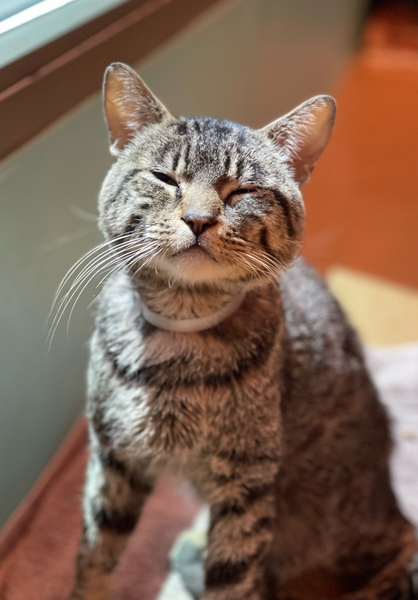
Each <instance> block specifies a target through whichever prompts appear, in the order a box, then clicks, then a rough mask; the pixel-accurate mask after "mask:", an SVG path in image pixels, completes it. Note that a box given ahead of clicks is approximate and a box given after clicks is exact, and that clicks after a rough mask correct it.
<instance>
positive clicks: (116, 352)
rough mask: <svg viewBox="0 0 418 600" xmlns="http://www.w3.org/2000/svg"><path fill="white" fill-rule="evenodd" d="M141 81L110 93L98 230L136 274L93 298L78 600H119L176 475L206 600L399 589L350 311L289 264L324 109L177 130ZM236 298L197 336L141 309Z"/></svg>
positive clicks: (385, 441)
mask: <svg viewBox="0 0 418 600" xmlns="http://www.w3.org/2000/svg"><path fill="white" fill-rule="evenodd" d="M136 77H137V76H136V75H135V74H133V72H132V71H131V70H130V69H129V68H127V67H124V66H121V65H119V66H117V65H116V66H113V67H112V69H111V71H110V72H109V74H108V79H107V83H106V90H107V92H106V93H107V96H106V97H107V101H106V113H107V118H108V123H109V127H110V131H111V139H112V143H113V152H114V153H115V154H116V156H117V161H116V162H115V164H114V166H113V167H112V168H111V170H110V172H109V174H108V176H107V178H106V180H105V183H104V185H103V188H102V192H101V195H100V227H101V229H102V231H103V233H104V235H105V237H106V238H107V240H113V245H114V248H115V251H116V252H117V253H119V254H118V256H119V257H120V262H121V264H123V265H124V268H123V269H121V270H120V272H118V273H116V274H115V275H113V276H112V277H110V278H109V280H108V281H107V283H106V285H105V286H104V289H103V291H102V293H101V294H100V298H99V301H98V309H97V315H96V326H95V332H94V334H93V337H92V341H91V359H90V366H89V374H88V404H87V414H88V417H89V421H90V438H91V457H90V462H89V467H88V471H87V482H86V487H85V497H84V527H85V531H84V535H83V538H82V540H81V543H80V555H79V559H78V570H77V581H76V584H75V588H74V591H73V593H72V595H71V600H105V599H106V598H108V591H107V590H108V587H107V586H108V577H109V574H110V572H111V571H112V569H113V568H114V566H115V565H116V563H117V560H118V558H119V556H120V554H121V552H122V551H123V548H124V546H125V544H126V541H127V539H128V536H129V534H130V533H131V531H132V530H133V529H134V527H135V524H136V521H137V519H138V518H139V515H140V512H141V508H142V506H143V504H144V502H145V500H146V498H147V496H148V494H149V493H150V492H151V490H152V486H153V483H154V480H155V478H156V477H158V475H160V474H161V473H163V472H170V473H173V474H176V475H178V476H181V477H184V478H187V479H188V480H190V481H191V482H192V483H193V484H194V486H195V487H196V489H197V490H198V491H199V493H200V494H201V495H202V497H203V498H204V499H205V500H206V501H207V502H208V503H209V504H210V509H211V524H210V530H209V538H208V552H207V558H206V564H205V570H206V582H205V591H204V593H203V599H204V600H244V599H247V600H279V599H281V600H285V599H287V600H324V599H325V598H330V599H337V598H338V599H341V600H377V599H378V598H379V599H381V600H386V599H387V600H389V599H392V598H395V596H396V594H402V593H403V590H404V591H405V593H406V590H407V585H408V573H407V564H408V561H409V559H410V557H411V555H412V554H413V552H414V550H415V540H414V534H413V531H412V528H411V526H410V525H409V523H408V522H407V521H406V520H405V519H404V517H403V516H402V515H401V514H400V512H399V510H398V508H397V505H396V501H395V498H394V496H393V493H392V491H391V488H390V483H389V477H388V469H387V461H388V455H389V452H390V439H389V433H388V423H387V418H386V415H385V413H384V410H383V408H382V407H381V405H380V404H379V402H378V399H377V397H376V392H375V390H374V388H373V386H372V384H371V382H370V379H369V377H368V374H367V371H366V369H365V366H364V361H363V357H362V353H361V349H360V347H359V344H358V341H357V338H356V336H355V334H354V332H353V331H352V329H351V328H350V326H349V325H348V323H347V322H346V319H345V317H344V315H343V314H342V312H341V310H340V308H339V306H338V305H337V303H336V301H335V300H334V299H333V298H332V296H331V294H330V292H329V291H328V290H327V288H326V287H325V285H324V283H323V282H322V281H321V280H320V278H319V277H318V276H317V275H316V274H315V273H314V272H313V271H312V270H311V269H310V268H309V267H308V266H306V265H305V264H304V263H303V261H302V260H300V259H298V260H296V261H295V257H296V256H297V254H298V252H299V248H300V244H301V240H302V234H303V226H304V210H303V204H302V199H301V195H300V191H299V184H300V183H302V182H303V181H305V180H306V179H307V177H308V176H309V172H310V170H311V169H312V167H313V165H314V163H315V162H316V159H317V157H318V155H319V154H318V152H319V153H320V150H321V149H322V147H323V146H324V145H325V143H326V141H327V139H328V137H329V133H330V130H329V132H328V129H326V131H325V132H324V127H328V128H329V127H330V125H329V120H330V119H331V117H332V118H333V115H331V117H329V118H328V117H327V115H325V117H324V111H327V110H328V109H329V100H326V99H325V100H324V99H319V100H318V99H314V101H311V102H310V103H307V104H306V105H303V106H302V108H300V109H297V110H296V112H294V113H291V114H290V116H289V115H288V116H287V117H285V118H283V120H281V121H278V122H276V123H274V124H273V125H272V126H271V127H268V128H265V129H264V130H261V131H253V130H251V129H249V128H247V127H243V126H240V125H236V124H234V123H230V122H227V121H217V120H215V119H209V118H202V117H198V118H180V119H175V118H174V117H171V115H169V113H168V112H166V109H165V108H164V107H163V106H162V105H161V103H159V102H158V101H157V100H156V99H155V98H154V97H153V96H152V95H151V92H149V90H148V89H147V88H146V87H145V86H144V84H143V83H142V82H140V80H139V78H136ZM137 79H138V80H137ZM315 111H316V112H315ZM321 111H322V112H321ZM330 114H331V113H330ZM121 115H124V117H123V118H124V119H125V121H123V120H122V121H121V122H119V121H118V119H119V118H120V119H122V116H121ZM318 115H321V116H320V117H319V116H318ZM321 119H322V120H321ZM315 123H316V125H315ZM318 123H319V124H318ZM324 123H325V124H324ZM331 126H332V123H331ZM315 127H316V128H317V130H318V131H317V132H315ZM319 134H320V135H319ZM318 136H319V137H318ZM318 140H319V141H318ZM321 140H322V141H321ZM126 240H128V242H127V241H126ZM124 258H126V259H127V261H125V262H123V261H124ZM294 261H295V262H294ZM292 263H293V266H291V265H292ZM286 269H287V270H286ZM243 291H245V292H246V296H245V299H244V301H243V303H242V304H241V306H240V307H239V308H238V309H237V311H236V312H235V313H234V314H233V315H232V316H231V317H230V318H229V319H228V320H227V321H225V322H222V323H220V324H218V325H217V326H216V327H213V328H212V329H208V330H206V331H202V332H198V333H173V332H167V331H163V330H160V329H156V328H155V327H153V326H152V325H150V324H148V323H147V322H145V321H144V320H143V317H142V316H141V315H139V316H138V314H137V312H135V305H136V302H137V298H138V295H140V296H141V299H142V300H143V301H144V302H146V304H147V305H148V306H149V307H150V308H151V310H153V311H155V312H158V313H161V314H163V315H165V316H168V317H176V318H193V317H198V316H204V315H206V314H210V313H211V312H214V311H215V310H217V309H219V308H220V307H222V306H223V305H224V304H225V303H226V302H228V301H229V299H230V298H231V297H232V296H233V295H235V294H237V293H241V292H243ZM399 597H400V598H401V596H399Z"/></svg>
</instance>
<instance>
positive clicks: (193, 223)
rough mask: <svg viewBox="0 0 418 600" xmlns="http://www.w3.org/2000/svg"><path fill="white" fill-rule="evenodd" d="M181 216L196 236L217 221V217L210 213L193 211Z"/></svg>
mask: <svg viewBox="0 0 418 600" xmlns="http://www.w3.org/2000/svg"><path fill="white" fill-rule="evenodd" d="M182 218H183V221H185V223H187V225H188V226H189V227H190V229H191V230H192V231H193V233H194V234H195V236H196V237H199V235H201V234H202V233H203V232H204V231H206V229H208V228H209V227H211V226H212V225H215V223H216V222H217V218H216V217H214V216H212V215H197V214H195V213H193V212H188V213H186V214H185V215H184V216H183V217H182Z"/></svg>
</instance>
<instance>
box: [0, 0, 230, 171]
mask: <svg viewBox="0 0 418 600" xmlns="http://www.w3.org/2000/svg"><path fill="white" fill-rule="evenodd" d="M221 1H222V0H129V1H128V2H126V3H124V4H122V5H120V6H118V7H117V8H115V9H113V10H111V11H109V12H107V13H105V14H103V15H101V16H100V17H98V18H96V19H94V20H93V21H90V22H89V23H86V24H85V25H83V26H81V27H78V28H77V29H74V30H73V31H71V32H70V33H68V34H66V35H64V36H62V37H60V38H59V39H57V40H54V41H53V42H51V43H49V44H47V45H45V46H44V47H42V48H39V49H38V50H35V51H34V52H32V53H30V54H28V55H26V56H24V57H23V58H20V59H19V60H17V61H15V62H14V63H12V64H10V65H6V66H5V67H3V68H2V69H0V131H1V135H0V160H2V159H4V158H6V157H8V156H9V155H10V154H12V153H13V152H15V151H17V150H18V149H19V148H21V147H22V146H23V145H24V144H26V143H27V142H29V141H30V140H32V139H33V138H34V137H35V136H36V135H38V134H39V133H41V132H42V131H43V130H44V129H45V128H46V127H48V126H49V125H51V124H52V123H54V122H55V121H56V120H57V119H59V118H60V117H62V116H63V115H65V113H67V112H68V111H69V110H71V109H72V108H74V107H75V106H76V105H77V104H79V103H80V102H82V101H83V100H84V99H85V98H87V97H88V96H89V95H90V94H92V93H94V92H96V91H98V90H100V88H101V85H102V80H103V73H104V70H105V68H106V67H107V66H108V65H109V64H110V63H111V62H115V61H119V62H125V63H128V64H132V63H135V62H136V61H138V60H140V59H141V58H143V57H145V56H146V55H147V54H149V53H150V52H151V51H153V50H155V49H156V48H158V46H160V45H161V44H163V43H164V42H165V41H167V40H168V39H169V38H170V37H171V36H173V35H174V34H176V33H178V32H179V31H180V30H181V29H182V28H183V27H185V26H186V25H188V24H189V23H190V22H191V21H193V20H194V19H195V18H196V17H198V16H199V15H200V14H202V13H203V12H204V11H205V10H207V9H208V8H210V7H211V6H213V5H215V4H219V3H220V2H221Z"/></svg>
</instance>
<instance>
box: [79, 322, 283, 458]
mask: <svg viewBox="0 0 418 600" xmlns="http://www.w3.org/2000/svg"><path fill="white" fill-rule="evenodd" d="M270 375H271V369H269V365H268V361H266V363H265V364H259V365H256V364H255V361H254V360H251V361H246V360H245V352H244V350H243V348H241V349H239V350H237V349H234V347H233V346H231V347H228V345H227V344H224V343H222V341H220V340H219V339H216V338H213V336H198V335H194V336H193V335H190V336H185V335H183V336H181V335H180V336H179V335H171V334H165V333H164V332H153V334H152V335H151V336H148V338H147V337H146V336H143V335H137V334H136V333H135V335H134V334H129V335H125V336H123V335H121V336H119V338H118V339H115V340H113V343H112V342H111V341H110V340H109V337H107V338H103V336H101V334H100V331H97V332H96V334H95V337H94V338H93V340H92V362H91V369H90V377H89V380H90V388H91V389H90V397H91V398H92V400H91V407H92V408H91V411H92V415H93V416H92V420H93V423H95V426H96V430H97V431H98V432H99V435H100V432H102V433H101V435H102V441H103V442H105V443H107V444H110V445H112V446H116V447H118V448H121V449H123V450H124V451H126V452H128V453H130V454H132V455H138V456H147V457H152V459H153V460H154V461H157V462H168V463H172V464H173V465H174V464H176V465H179V466H181V465H184V464H186V463H189V462H190V458H191V457H196V456H197V455H204V454H210V453H213V451H214V450H216V449H219V448H222V446H223V445H225V446H226V447H231V446H233V447H243V448H244V447H246V445H248V443H249V442H248V441H249V440H254V439H261V438H262V436H263V430H264V429H265V428H266V426H267V425H268V423H269V422H271V420H272V418H276V415H273V414H272V408H271V402H270V403H269V402H265V401H264V400H265V397H266V396H271V394H272V385H271V377H270ZM94 398H96V400H94ZM273 404H274V406H277V407H278V402H277V401H274V400H273ZM103 432H104V433H103ZM106 436H107V437H106Z"/></svg>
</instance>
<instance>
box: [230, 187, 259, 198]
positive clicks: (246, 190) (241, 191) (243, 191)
mask: <svg viewBox="0 0 418 600" xmlns="http://www.w3.org/2000/svg"><path fill="white" fill-rule="evenodd" d="M253 191H254V190H253V189H251V188H238V189H237V190H234V191H233V192H231V194H230V196H233V195H235V194H251V193H252V192H253Z"/></svg>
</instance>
